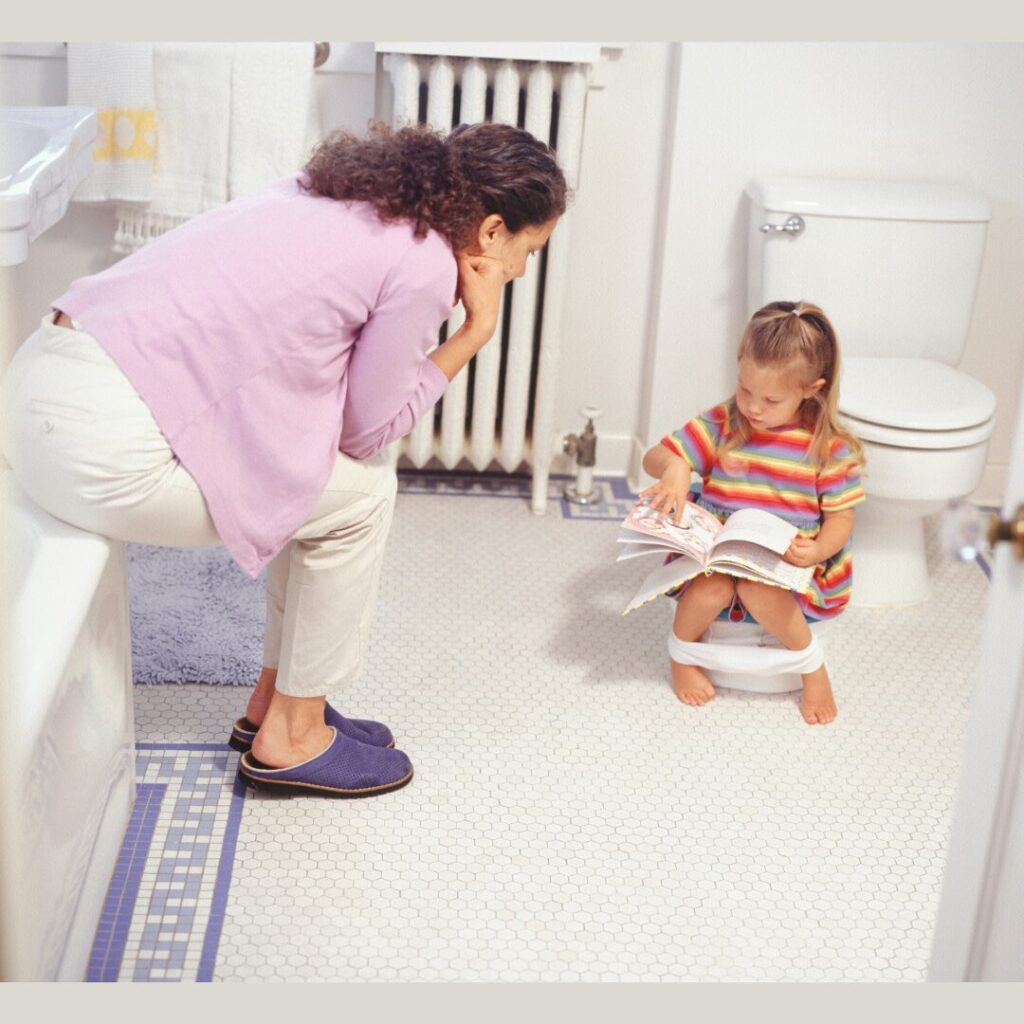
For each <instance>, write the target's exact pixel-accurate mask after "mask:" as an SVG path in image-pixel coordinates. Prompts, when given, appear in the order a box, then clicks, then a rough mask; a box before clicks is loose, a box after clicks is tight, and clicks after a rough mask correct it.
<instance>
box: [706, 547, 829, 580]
mask: <svg viewBox="0 0 1024 1024" xmlns="http://www.w3.org/2000/svg"><path fill="white" fill-rule="evenodd" d="M708 568H709V569H716V570H718V571H719V572H724V573H726V575H731V573H730V569H732V568H738V569H743V570H746V571H745V572H744V573H743V575H746V576H747V577H748V578H750V579H761V580H764V581H765V582H769V583H776V584H778V585H779V586H781V587H785V588H786V589H787V590H796V591H802V590H806V589H807V586H808V584H809V583H810V582H811V577H812V576H813V575H814V566H813V565H807V566H800V565H792V564H791V563H789V562H785V561H783V560H782V559H781V558H779V557H778V556H777V555H774V554H772V553H771V552H770V551H765V549H764V548H763V547H761V546H760V545H758V544H748V543H746V542H745V541H739V540H736V541H729V542H728V543H725V544H717V545H715V552H714V554H713V555H712V556H711V560H710V561H709V562H708Z"/></svg>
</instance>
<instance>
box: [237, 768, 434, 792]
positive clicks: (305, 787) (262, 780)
mask: <svg viewBox="0 0 1024 1024" xmlns="http://www.w3.org/2000/svg"><path fill="white" fill-rule="evenodd" d="M238 774H239V775H241V776H242V778H243V779H244V780H245V782H246V784H248V785H250V786H251V787H252V788H253V789H266V790H276V791H278V792H285V793H300V794H302V793H305V794H307V795H312V794H316V795H318V796H330V797H337V798H339V799H347V800H353V799H359V798H360V797H364V796H378V795H379V794H381V793H391V792H393V791H394V790H396V789H401V788H402V787H403V786H407V785H408V784H409V783H410V782H411V781H412V777H413V775H415V774H416V773H415V770H413V771H410V772H409V774H408V775H406V776H404V777H403V778H401V779H398V780H397V781H395V782H388V783H385V784H384V785H383V786H369V787H367V788H365V789H335V788H334V787H333V786H318V785H316V783H313V782H296V781H295V780H294V779H290V780H281V781H280V782H278V781H276V780H274V779H270V778H267V777H266V776H262V775H250V774H249V773H248V772H247V771H245V766H244V764H243V763H242V762H239V765H238Z"/></svg>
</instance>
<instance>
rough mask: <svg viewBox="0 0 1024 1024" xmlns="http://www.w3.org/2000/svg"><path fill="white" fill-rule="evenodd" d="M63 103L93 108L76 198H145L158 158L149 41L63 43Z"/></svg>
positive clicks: (95, 201) (101, 200) (86, 200)
mask: <svg viewBox="0 0 1024 1024" xmlns="http://www.w3.org/2000/svg"><path fill="white" fill-rule="evenodd" d="M68 103H69V104H71V105H74V106H83V107H93V108H94V109H95V110H96V122H97V131H96V141H95V143H94V145H93V169H92V173H91V174H90V175H89V177H88V178H86V179H85V181H83V182H82V184H81V185H79V187H78V189H77V191H76V192H75V199H76V200H77V201H80V202H93V203H97V202H104V201H106V200H121V201H126V202H139V203H145V202H149V200H150V199H151V198H152V194H153V172H154V168H155V166H156V160H157V123H156V102H155V94H154V88H153V44H152V43H75V42H69V43H68Z"/></svg>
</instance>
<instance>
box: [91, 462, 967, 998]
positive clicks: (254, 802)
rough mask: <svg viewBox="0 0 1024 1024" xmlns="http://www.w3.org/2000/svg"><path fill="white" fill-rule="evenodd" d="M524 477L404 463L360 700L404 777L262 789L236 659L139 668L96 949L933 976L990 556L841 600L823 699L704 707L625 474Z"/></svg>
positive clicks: (470, 976) (470, 971)
mask: <svg viewBox="0 0 1024 1024" xmlns="http://www.w3.org/2000/svg"><path fill="white" fill-rule="evenodd" d="M554 484H555V482H554V481H553V482H552V486H554ZM524 487H525V488H528V485H526V484H522V482H516V481H512V482H511V483H510V484H508V485H507V486H506V485H495V486H493V487H490V488H488V487H486V486H483V485H473V484H462V485H459V484H458V483H456V484H452V483H451V482H450V481H449V482H447V483H446V482H440V483H438V482H437V481H434V482H433V483H431V482H430V480H429V479H428V478H426V477H411V478H405V479H404V480H403V486H402V493H401V494H400V497H399V505H398V513H397V516H396V519H395V525H394V528H393V533H392V537H391V541H390V543H389V548H388V553H387V556H386V564H385V569H384V580H385V584H384V586H383V588H382V593H381V598H380V603H379V606H378V613H377V619H376V622H375V625H374V631H373V636H372V642H371V649H370V655H369V659H368V662H367V664H366V667H365V671H364V673H363V676H362V679H361V681H360V682H359V683H358V685H356V686H355V687H354V688H353V689H352V690H351V692H350V693H349V694H348V695H347V700H346V701H344V702H342V701H339V702H338V703H339V705H340V706H341V709H342V710H343V711H345V712H346V713H349V714H352V715H354V716H356V717H372V718H379V719H381V720H383V721H386V722H387V723H388V724H389V725H390V726H391V728H392V730H393V732H394V733H395V735H396V737H397V738H398V745H399V747H400V748H401V749H403V750H405V751H406V752H407V753H408V754H409V755H410V756H411V758H412V760H413V762H414V764H415V765H416V777H415V779H414V780H413V781H412V783H411V784H410V785H409V786H407V787H405V788H404V789H402V790H400V791H398V792H396V793H391V794H387V795H384V796H381V797H377V798H373V799H366V800H356V801H332V800H327V799H322V798H315V797H291V796H283V795H269V794H266V793H261V792H256V791H250V790H247V789H245V788H244V787H243V786H241V785H239V784H238V782H237V779H236V774H235V768H236V765H237V761H238V755H237V754H236V753H235V752H233V751H231V750H230V749H229V748H228V747H227V746H226V744H225V740H226V738H227V733H228V731H229V729H230V725H231V722H232V721H233V720H234V718H235V717H237V715H239V714H241V713H242V711H243V710H244V705H245V700H246V691H245V690H244V689H241V688H239V687H232V686H211V685H199V684H188V685H184V684H183V685H180V686H173V685H164V686H137V687H136V713H137V721H138V732H139V799H138V801H137V804H136V810H135V816H134V819H133V822H132V826H131V828H130V830H129V834H128V836H127V837H126V839H125V844H124V848H123V851H122V859H121V864H120V865H119V867H118V870H117V872H116V875H115V878H114V881H113V883H112V885H111V890H110V895H109V899H108V908H107V910H108V912H107V913H105V915H104V919H103V924H102V925H101V928H100V931H99V932H98V934H97V937H96V945H95V949H94V955H93V961H92V965H91V966H90V971H89V977H90V978H95V979H97V980H99V979H109V980H122V981H127V980H151V981H152V980H161V981H194V980H213V981H246V980H257V979H259V980H273V979H278V980H310V981H335V980H359V979H363V980H368V981H389V980H408V981H449V980H450V981H455V980H464V981H506V980H507V981H589V980H595V981H597V980H609V981H611V980H614V981H655V980H679V981H709V980H745V981H761V980H764V981H767V980H779V981H885V980H892V981H922V980H924V978H925V975H926V971H927V960H928V955H929V948H930V945H931V935H932V929H933V926H934V921H935V914H936V910H937V904H938V897H939V889H940V882H941V875H942V869H943V864H944V858H945V849H946V843H947V839H948V833H949V826H950V816H951V810H952V804H953V798H954V794H955V788H956V780H957V775H958V771H959V766H960V749H961V745H962V741H963V733H964V727H965V724H966V717H967V710H968V703H969V689H970V685H971V679H972V667H973V665H974V658H975V651H976V646H977V640H978V635H979V626H980V621H981V616H982V611H983V607H984V602H985V600H986V594H987V584H986V579H985V574H984V573H983V572H982V571H980V569H979V567H978V566H976V565H966V564H962V563H956V562H953V561H950V560H947V559H942V558H940V557H939V555H938V552H937V545H936V543H935V538H934V536H932V537H931V538H930V558H931V570H932V572H933V574H934V575H933V580H934V594H933V596H932V598H931V599H930V600H929V601H928V603H927V604H924V605H921V606H918V607H913V608H905V609H897V610H885V611H882V610H869V609H858V608H852V609H850V610H848V611H847V612H846V613H845V614H844V615H843V617H842V618H841V619H839V620H838V621H837V624H836V628H835V629H834V630H833V632H832V635H831V637H830V640H829V648H828V659H829V665H830V668H831V671H832V676H833V683H834V687H835V691H836V696H837V702H838V704H839V709H840V710H839V717H838V718H837V720H836V721H835V722H834V723H833V724H831V725H829V726H818V727H809V726H807V725H805V724H804V722H803V720H802V719H801V717H800V714H799V710H798V695H796V694H790V695H782V696H767V697H766V696H754V695H750V694H743V693H737V692H729V691H720V692H719V696H718V698H717V699H716V700H714V701H712V702H711V703H710V704H708V705H706V706H705V707H703V708H700V709H697V708H691V707H687V706H685V705H683V704H680V703H679V702H678V701H677V700H676V699H675V697H674V696H673V694H672V691H671V688H670V686H669V683H668V676H667V658H666V654H665V640H666V636H667V634H668V629H669V625H670V622H671V615H672V606H671V604H670V602H668V601H662V602H655V603H653V604H651V605H650V606H648V607H646V608H643V609H640V610H639V611H637V612H636V613H634V614H632V615H630V616H628V617H623V616H622V615H621V614H620V613H621V610H622V608H623V606H624V605H625V603H626V601H627V599H628V598H629V597H630V596H631V595H632V593H633V591H634V590H635V588H636V585H637V583H638V581H639V578H640V577H641V576H642V575H643V573H644V568H643V567H642V566H637V565H636V564H634V563H625V564H616V563H615V562H614V557H615V544H614V539H615V536H616V533H617V523H618V522H619V521H620V520H621V518H622V516H623V515H624V513H625V510H626V508H628V505H629V496H628V494H627V493H626V492H625V491H624V490H623V489H622V487H621V485H617V486H614V487H613V485H612V484H611V483H610V482H607V481H605V482H602V488H603V490H604V493H605V497H606V501H605V503H604V504H603V505H602V506H598V507H597V508H596V509H590V510H586V511H585V512H584V514H583V515H582V516H580V515H578V514H577V515H573V514H567V513H579V512H580V510H579V509H575V508H574V509H569V508H567V507H566V506H563V507H562V508H561V510H560V509H559V507H558V504H557V503H552V507H551V508H550V509H549V512H548V515H547V516H545V517H543V518H541V517H537V516H534V515H531V514H530V512H529V509H528V503H527V500H526V498H525V492H524ZM517 488H518V489H517ZM463 496H475V497H477V498H478V500H475V501H468V500H462V497H463ZM510 499H516V500H510ZM257 671H258V666H257V665H255V664H254V665H253V678H255V674H256V672H257Z"/></svg>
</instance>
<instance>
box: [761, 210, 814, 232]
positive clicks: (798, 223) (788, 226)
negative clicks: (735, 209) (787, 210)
mask: <svg viewBox="0 0 1024 1024" xmlns="http://www.w3.org/2000/svg"><path fill="white" fill-rule="evenodd" d="M803 229H804V219H803V217H798V216H797V215H796V214H795V213H794V214H793V215H792V216H791V217H789V218H788V219H787V220H786V223H785V224H762V225H761V231H762V232H763V233H764V234H766V235H770V234H772V233H773V232H776V231H786V232H788V233H789V234H791V235H799V234H800V232H801V231H803Z"/></svg>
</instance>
